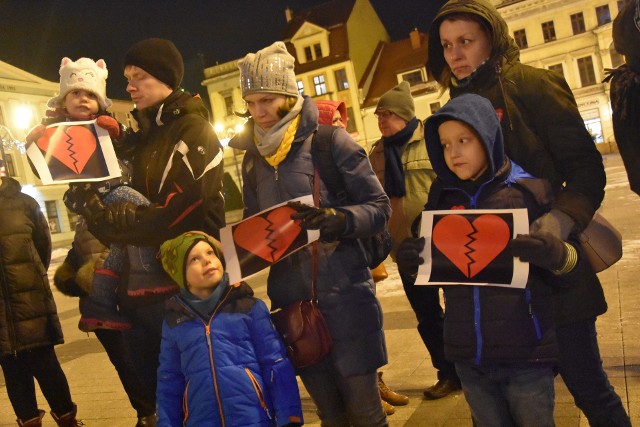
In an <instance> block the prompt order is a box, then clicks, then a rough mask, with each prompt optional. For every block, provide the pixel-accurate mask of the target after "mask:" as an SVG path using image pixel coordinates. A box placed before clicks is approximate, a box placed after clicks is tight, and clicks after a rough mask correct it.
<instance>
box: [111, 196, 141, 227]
mask: <svg viewBox="0 0 640 427" xmlns="http://www.w3.org/2000/svg"><path fill="white" fill-rule="evenodd" d="M137 211H138V205H136V204H135V203H133V202H127V201H123V202H115V203H112V204H111V205H109V206H107V208H106V210H105V220H106V221H107V222H109V223H111V224H113V225H114V226H115V227H116V228H119V229H126V228H129V227H131V226H132V225H134V224H135V222H136V213H137Z"/></svg>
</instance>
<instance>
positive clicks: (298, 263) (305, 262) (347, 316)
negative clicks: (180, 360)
mask: <svg viewBox="0 0 640 427" xmlns="http://www.w3.org/2000/svg"><path fill="white" fill-rule="evenodd" d="M300 114H301V118H300V123H299V125H298V130H297V132H296V135H295V138H294V142H293V144H292V146H291V150H290V152H289V154H288V155H287V157H286V158H285V159H284V161H282V163H280V164H279V165H278V167H277V169H275V168H274V167H272V166H271V165H269V164H268V163H267V162H266V161H265V160H264V158H263V157H262V156H261V155H260V153H259V152H258V150H257V148H256V145H255V143H254V142H253V132H252V130H253V120H249V123H248V125H247V129H249V130H250V131H248V132H243V133H242V134H239V135H237V136H236V137H235V138H234V139H232V140H231V142H230V143H229V146H231V147H233V148H237V149H240V150H245V151H246V154H245V157H244V160H243V164H242V173H243V175H242V178H243V182H244V186H243V197H244V203H245V217H246V216H250V215H253V214H256V213H258V212H260V211H262V210H264V209H267V208H270V207H272V206H274V205H276V204H278V203H282V202H286V201H288V200H291V199H293V198H296V197H300V196H305V195H310V194H312V193H313V161H312V158H311V139H312V138H311V137H312V135H313V133H314V131H315V130H316V129H317V127H318V109H317V107H316V106H315V103H314V102H313V101H312V100H311V98H305V99H304V103H303V106H302V112H301V113H300ZM332 155H333V159H334V161H335V162H336V164H337V166H338V169H339V170H340V171H341V173H342V179H343V182H344V183H345V187H346V191H347V193H348V194H347V199H348V200H349V205H348V206H339V202H338V198H337V197H335V196H334V195H332V194H330V193H329V192H328V190H327V189H326V187H325V185H324V183H322V182H321V186H320V187H321V188H320V205H321V206H327V207H328V206H330V207H338V206H339V209H340V210H341V211H342V212H344V213H345V214H346V216H347V229H346V232H345V234H344V235H343V236H342V237H341V239H340V243H339V244H335V243H333V244H320V245H319V246H318V247H319V250H318V253H319V254H318V280H317V291H318V300H319V306H320V310H321V311H322V314H323V315H324V317H325V319H326V320H327V323H328V326H329V330H330V332H331V336H332V338H333V343H334V346H333V351H332V353H331V357H332V359H333V362H334V364H335V366H336V368H337V369H338V371H339V372H340V374H341V375H343V376H349V375H360V374H365V373H371V372H374V371H375V370H376V369H377V368H379V367H380V366H382V365H384V364H386V363H387V352H386V345H385V341H384V332H383V330H382V309H381V306H380V303H379V302H378V300H377V299H376V297H375V286H374V284H373V280H372V279H371V273H370V272H369V269H368V268H367V264H366V260H365V257H364V254H363V252H362V250H361V248H360V246H359V244H358V242H357V240H354V239H352V238H354V237H366V236H369V235H371V234H374V233H377V232H380V231H382V230H383V229H384V227H385V225H386V222H387V220H388V218H389V216H390V213H391V208H390V206H389V198H388V197H387V196H386V194H385V192H384V190H383V189H382V186H381V185H380V182H379V181H378V179H377V178H376V176H375V174H374V173H373V170H372V169H371V164H370V163H369V160H368V158H367V154H366V153H365V151H364V150H363V149H362V147H360V146H359V145H358V144H357V143H356V142H354V141H353V139H352V138H351V137H350V136H349V134H347V133H346V132H345V131H343V130H341V129H338V130H336V131H335V132H334V133H333V143H332ZM311 259H312V257H311V249H310V248H309V247H307V248H305V249H301V250H299V251H297V252H295V253H293V254H291V255H290V256H288V257H286V258H284V259H282V260H280V261H279V262H277V263H276V264H275V265H273V266H272V267H271V270H270V273H269V279H268V288H267V292H268V294H269V298H270V299H271V302H272V309H277V308H281V307H285V306H287V305H289V304H291V303H292V302H294V301H296V300H301V299H309V298H310V296H311Z"/></svg>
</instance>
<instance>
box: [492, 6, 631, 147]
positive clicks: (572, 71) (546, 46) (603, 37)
mask: <svg viewBox="0 0 640 427" xmlns="http://www.w3.org/2000/svg"><path fill="white" fill-rule="evenodd" d="M494 3H498V5H497V6H498V11H499V12H500V14H501V15H502V16H503V17H504V19H505V20H506V21H507V24H508V25H509V29H510V31H511V34H512V35H513V33H514V31H519V30H524V31H525V34H526V38H527V43H528V47H527V48H524V49H521V50H520V60H521V62H523V63H525V64H528V65H531V66H534V67H539V68H550V67H552V66H557V65H559V64H561V65H562V70H563V74H564V77H565V79H566V80H567V83H568V85H569V87H570V88H571V90H572V91H573V94H574V96H575V98H576V103H577V104H578V108H579V110H580V113H581V115H582V117H583V119H584V120H585V122H586V124H587V127H588V128H589V130H590V132H591V133H592V135H593V137H594V140H595V142H596V146H597V147H598V149H599V150H600V151H601V152H602V153H607V152H610V151H617V147H616V145H615V140H614V137H613V126H612V122H611V108H610V101H609V85H608V84H605V83H601V82H602V80H603V79H604V77H605V71H604V69H605V68H610V67H612V65H613V61H612V56H611V54H612V42H613V39H612V35H611V31H612V28H611V27H612V24H611V22H609V23H603V24H601V25H599V23H598V17H597V14H596V8H598V7H601V6H605V5H607V6H608V7H609V14H610V19H611V21H613V19H614V18H615V17H616V15H617V14H618V2H617V1H606V0H524V1H516V2H496V1H495V0H494ZM579 14H582V17H583V22H584V32H583V33H578V34H574V28H573V26H572V18H571V17H572V15H579ZM546 22H553V28H554V30H555V35H556V37H555V40H553V41H545V40H544V37H543V30H542V25H543V23H546ZM613 53H614V55H615V51H613ZM588 59H590V60H591V61H592V63H593V73H594V75H595V79H594V82H592V83H591V84H588V85H585V84H583V82H582V80H581V77H580V63H581V61H584V60H588Z"/></svg>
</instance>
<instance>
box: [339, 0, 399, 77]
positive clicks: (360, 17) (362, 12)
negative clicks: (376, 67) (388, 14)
mask: <svg viewBox="0 0 640 427" xmlns="http://www.w3.org/2000/svg"><path fill="white" fill-rule="evenodd" d="M347 32H348V34H349V58H350V59H351V62H352V63H353V69H354V72H355V74H356V79H358V80H359V79H360V78H361V77H362V74H363V73H364V71H365V69H366V68H367V64H369V61H370V60H371V55H372V53H373V52H374V51H375V50H376V46H378V43H379V42H380V41H384V42H388V41H389V33H387V30H386V29H385V28H384V25H383V24H382V21H381V20H380V17H378V14H377V13H376V11H375V9H374V8H373V6H371V3H370V2H369V0H356V3H355V5H354V6H353V10H352V11H351V15H350V16H349V19H348V21H347Z"/></svg>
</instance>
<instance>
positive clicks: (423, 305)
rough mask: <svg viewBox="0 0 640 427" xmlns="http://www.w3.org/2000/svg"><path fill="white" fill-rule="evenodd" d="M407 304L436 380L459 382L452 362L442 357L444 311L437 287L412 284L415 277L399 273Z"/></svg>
mask: <svg viewBox="0 0 640 427" xmlns="http://www.w3.org/2000/svg"><path fill="white" fill-rule="evenodd" d="M400 278H401V279H402V286H403V287H404V292H405V294H406V295H407V299H408V300H409V304H411V308H412V309H413V312H414V313H415V314H416V318H417V319H418V333H419V334H420V338H422V341H423V342H424V345H425V346H426V347H427V350H428V351H429V355H430V356H431V363H432V364H433V367H434V368H436V370H437V371H438V380H452V381H456V382H459V380H458V374H457V373H456V368H455V366H454V364H453V363H451V362H449V361H447V360H446V359H445V357H444V312H443V311H442V307H441V306H440V295H439V294H438V291H439V289H440V288H439V287H437V286H414V283H415V279H414V278H412V277H410V276H406V275H404V274H400Z"/></svg>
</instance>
